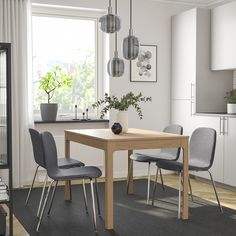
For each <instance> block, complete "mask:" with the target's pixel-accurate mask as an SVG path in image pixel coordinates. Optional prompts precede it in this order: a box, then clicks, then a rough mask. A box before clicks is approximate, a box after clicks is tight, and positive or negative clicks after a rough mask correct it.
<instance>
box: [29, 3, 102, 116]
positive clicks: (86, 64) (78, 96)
mask: <svg viewBox="0 0 236 236" xmlns="http://www.w3.org/2000/svg"><path fill="white" fill-rule="evenodd" d="M100 15H101V13H100V14H98V13H97V12H91V11H81V10H80V11H79V10H76V9H64V8H63V9H62V8H54V7H42V6H40V7H39V6H35V7H34V8H33V21H32V31H33V38H32V40H33V83H34V88H33V96H34V112H35V114H39V105H40V103H46V102H47V95H46V93H45V92H44V91H43V90H39V89H38V87H39V78H40V76H42V75H45V74H46V73H47V72H48V71H50V70H52V69H53V68H55V67H56V66H60V67H61V68H62V70H63V71H65V72H66V73H68V74H70V75H72V76H73V82H72V87H71V88H60V89H56V90H55V93H54V95H53V98H52V100H51V102H55V103H58V105H59V110H58V113H59V116H60V115H72V114H74V107H75V105H77V107H78V112H79V115H80V116H81V114H82V112H83V111H85V109H86V108H88V109H89V114H90V115H94V116H95V115H97V113H96V111H94V110H93V108H92V106H91V105H92V103H94V102H95V101H96V100H97V99H98V98H99V97H101V96H102V94H103V93H104V83H103V80H104V76H103V75H104V73H103V67H104V66H103V64H104V63H103V59H104V57H105V56H103V55H105V52H104V48H105V47H104V44H105V38H104V35H102V33H101V32H100V31H99V30H98V18H99V17H100ZM105 60H106V59H105Z"/></svg>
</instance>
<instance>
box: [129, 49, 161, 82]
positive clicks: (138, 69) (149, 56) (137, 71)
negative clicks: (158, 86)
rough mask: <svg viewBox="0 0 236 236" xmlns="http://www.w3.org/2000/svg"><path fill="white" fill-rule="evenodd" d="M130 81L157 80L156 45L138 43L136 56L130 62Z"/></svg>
mask: <svg viewBox="0 0 236 236" xmlns="http://www.w3.org/2000/svg"><path fill="white" fill-rule="evenodd" d="M130 81H131V82H157V46H156V45H145V44H141V45H140V50H139V55H138V58H137V59H135V60H132V61H131V62H130Z"/></svg>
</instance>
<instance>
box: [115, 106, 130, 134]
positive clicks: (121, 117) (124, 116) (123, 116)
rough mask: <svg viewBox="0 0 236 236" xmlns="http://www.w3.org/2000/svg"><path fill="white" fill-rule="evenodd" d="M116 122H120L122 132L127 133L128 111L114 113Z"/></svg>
mask: <svg viewBox="0 0 236 236" xmlns="http://www.w3.org/2000/svg"><path fill="white" fill-rule="evenodd" d="M116 120H117V123H120V125H121V127H122V133H127V131H128V112H127V111H118V112H117V115H116Z"/></svg>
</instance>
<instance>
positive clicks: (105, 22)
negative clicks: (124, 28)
mask: <svg viewBox="0 0 236 236" xmlns="http://www.w3.org/2000/svg"><path fill="white" fill-rule="evenodd" d="M99 22H100V28H101V30H102V31H103V32H105V33H109V34H111V33H115V32H117V31H119V30H120V27H121V24H120V18H119V17H118V16H116V15H113V14H108V15H105V16H102V17H100V19H99Z"/></svg>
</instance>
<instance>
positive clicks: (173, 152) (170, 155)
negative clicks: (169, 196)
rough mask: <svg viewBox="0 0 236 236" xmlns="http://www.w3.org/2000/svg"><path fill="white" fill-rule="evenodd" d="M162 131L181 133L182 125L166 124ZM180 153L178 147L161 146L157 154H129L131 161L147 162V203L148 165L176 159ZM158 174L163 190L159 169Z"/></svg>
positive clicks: (148, 192)
mask: <svg viewBox="0 0 236 236" xmlns="http://www.w3.org/2000/svg"><path fill="white" fill-rule="evenodd" d="M163 132H165V133H172V134H180V135H182V134H183V127H182V126H180V125H175V124H172V125H168V126H167V127H165V128H164V130H163ZM179 154H180V148H162V149H161V150H160V153H159V154H157V155H148V154H141V153H134V154H132V155H131V156H130V159H131V160H132V161H137V162H143V163H148V188H147V204H148V202H149V194H150V177H151V175H150V165H151V163H153V162H154V163H156V162H157V161H158V160H163V159H164V160H174V161H175V160H177V159H178V158H179ZM132 164H133V163H131V165H130V166H132ZM160 176H161V183H162V188H163V190H164V184H163V178H162V173H161V170H160ZM129 180H130V177H129V178H128V186H127V191H128V188H129V182H130V181H129Z"/></svg>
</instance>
